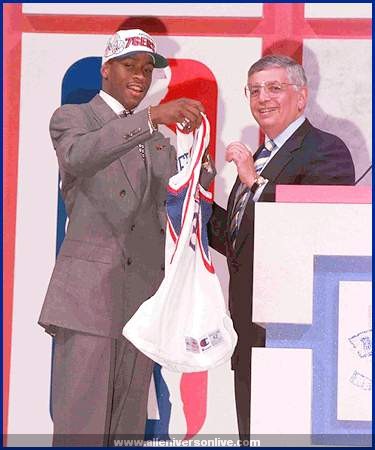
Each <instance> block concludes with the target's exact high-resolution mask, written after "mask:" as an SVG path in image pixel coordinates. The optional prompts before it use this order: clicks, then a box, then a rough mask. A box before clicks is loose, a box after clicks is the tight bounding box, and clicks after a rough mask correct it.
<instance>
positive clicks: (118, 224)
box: [39, 95, 176, 337]
mask: <svg viewBox="0 0 375 450" xmlns="http://www.w3.org/2000/svg"><path fill="white" fill-rule="evenodd" d="M50 133H51V137H52V141H53V145H54V148H55V150H56V153H57V158H58V163H59V169H60V175H61V179H62V187H61V191H62V196H63V199H64V202H65V207H66V212H67V215H68V217H69V225H68V229H67V233H66V237H65V239H64V242H63V244H62V246H61V249H60V252H59V255H58V257H57V260H56V265H55V268H54V271H53V274H52V278H51V281H50V284H49V287H48V291H47V294H46V298H45V301H44V304H43V308H42V311H41V315H40V318H39V323H40V324H41V325H42V326H43V327H45V328H46V330H47V331H48V332H51V333H53V331H54V328H55V327H56V326H60V327H65V328H69V329H73V330H78V331H82V332H87V333H92V334H95V335H100V336H109V337H118V336H120V335H121V332H122V328H123V326H124V324H125V323H126V321H127V320H128V319H129V318H130V317H131V316H132V315H133V314H134V312H135V311H136V310H137V308H138V307H139V306H140V304H141V303H142V302H143V301H144V300H146V299H147V298H148V297H150V296H151V295H153V294H154V292H155V291H156V290H157V288H158V287H159V285H160V283H161V281H162V279H163V276H164V238H165V236H164V235H165V226H166V214H165V200H166V186H167V183H168V179H169V178H170V177H171V176H172V175H173V174H174V173H175V172H176V152H175V149H174V148H173V146H171V145H170V142H169V139H167V138H165V137H164V136H163V135H162V134H161V133H159V132H155V133H152V134H151V133H150V130H149V126H148V121H147V111H146V110H144V111H141V112H139V113H136V114H133V115H132V116H128V117H126V118H118V117H117V116H116V114H115V113H114V112H113V111H112V110H111V108H109V106H108V105H107V104H106V103H105V102H104V101H103V100H102V98H101V97H100V96H98V95H97V96H95V97H94V98H93V99H92V100H91V101H90V102H89V103H85V104H82V105H64V106H62V107H61V108H59V109H58V110H57V111H56V112H55V113H54V115H53V116H52V119H51V124H50ZM139 144H142V145H144V146H145V156H146V158H145V161H144V160H143V159H142V157H141V154H140V152H139Z"/></svg>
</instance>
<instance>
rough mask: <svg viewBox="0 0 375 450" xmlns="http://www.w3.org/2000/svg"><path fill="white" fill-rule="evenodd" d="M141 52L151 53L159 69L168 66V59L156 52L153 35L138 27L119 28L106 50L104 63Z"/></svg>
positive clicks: (110, 39)
mask: <svg viewBox="0 0 375 450" xmlns="http://www.w3.org/2000/svg"><path fill="white" fill-rule="evenodd" d="M139 52H146V53H149V54H150V55H151V56H152V58H153V60H154V66H155V67H156V68H158V69H160V68H164V67H167V66H168V61H167V59H166V58H164V56H161V55H159V54H158V53H156V44H155V41H154V40H153V39H152V37H151V36H150V35H149V34H147V33H146V32H145V31H142V30H138V29H134V30H119V31H117V32H116V33H115V34H113V35H112V36H111V37H110V38H109V41H108V43H107V46H106V48H105V50H104V55H103V58H102V65H103V64H104V63H106V62H107V61H109V60H111V59H114V58H123V57H125V56H131V55H132V54H135V53H139Z"/></svg>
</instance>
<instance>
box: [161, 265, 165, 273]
mask: <svg viewBox="0 0 375 450" xmlns="http://www.w3.org/2000/svg"><path fill="white" fill-rule="evenodd" d="M160 269H161V271H162V272H164V270H165V267H164V264H162V265H161V266H160Z"/></svg>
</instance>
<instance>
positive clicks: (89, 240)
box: [39, 30, 204, 446]
mask: <svg viewBox="0 0 375 450" xmlns="http://www.w3.org/2000/svg"><path fill="white" fill-rule="evenodd" d="M167 65H168V62H167V60H166V59H165V58H164V57H162V56H161V55H159V54H158V53H156V49H155V43H154V41H153V39H152V38H151V37H150V36H149V35H148V34H147V33H145V32H143V31H142V30H121V31H119V32H117V33H115V34H114V35H113V36H112V37H111V38H110V40H109V42H108V45H107V47H106V50H105V53H104V57H103V64H102V68H101V74H102V90H101V91H100V93H99V94H98V95H96V96H95V97H94V98H93V99H92V100H91V101H90V102H88V103H85V104H81V105H64V106H62V107H60V108H59V109H58V110H57V111H56V112H55V113H54V114H53V116H52V119H51V123H50V133H51V137H52V142H53V145H54V148H55V150H56V154H57V158H58V163H59V169H60V175H61V181H62V186H61V192H62V196H63V199H64V202H65V207H66V211H67V215H68V217H69V225H68V229H67V232H66V237H65V239H64V242H63V244H62V246H61V249H60V252H59V255H58V257H57V260H56V265H55V268H54V271H53V274H52V278H51V281H50V284H49V287H48V291H47V294H46V298H45V301H44V305H43V308H42V312H41V315H40V319H39V323H40V325H42V326H43V327H44V328H45V329H46V331H47V332H48V333H50V334H51V335H52V336H54V354H53V370H52V415H53V423H54V441H53V444H54V445H55V446H72V445H94V446H108V445H113V439H114V438H116V437H117V438H125V439H126V438H134V439H137V438H138V439H142V438H143V436H144V430H145V422H146V415H147V399H148V390H149V384H150V379H151V374H152V368H153V362H152V361H151V360H149V359H148V358H147V357H146V356H144V355H143V354H141V353H140V352H139V351H138V350H137V349H136V348H135V347H133V346H132V345H131V344H130V342H129V341H127V340H126V339H125V338H124V337H123V336H122V329H123V327H124V325H125V323H126V322H127V321H128V320H129V319H130V317H131V316H132V315H133V314H134V313H135V311H136V310H137V308H138V307H139V306H140V305H141V304H142V302H144V301H145V300H146V299H147V298H149V297H150V296H152V295H153V294H154V293H155V291H156V290H157V288H158V287H159V285H160V283H161V281H162V279H163V276H164V232H165V226H166V213H165V200H166V186H167V183H168V180H169V178H170V177H171V176H172V175H173V174H174V173H175V172H176V153H175V149H174V148H173V147H172V146H171V144H170V142H169V139H167V138H165V137H164V136H163V135H162V134H161V133H160V132H159V131H158V125H159V124H171V123H176V122H180V123H183V124H184V125H185V126H186V128H187V129H188V130H193V129H195V128H196V127H198V126H199V125H200V122H201V114H200V113H201V112H202V111H203V110H204V108H203V106H202V104H201V103H200V102H198V101H195V100H191V99H178V100H175V101H171V102H169V103H165V104H163V105H157V106H152V107H149V108H147V109H144V110H142V111H139V112H136V113H134V114H133V110H134V109H135V108H136V107H137V106H138V105H139V103H140V102H141V100H142V99H143V98H144V97H145V96H146V94H147V92H148V90H149V87H150V84H151V80H152V72H153V70H154V68H163V67H166V66H167Z"/></svg>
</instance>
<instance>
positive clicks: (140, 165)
mask: <svg viewBox="0 0 375 450" xmlns="http://www.w3.org/2000/svg"><path fill="white" fill-rule="evenodd" d="M89 104H90V106H91V110H92V112H93V114H94V116H95V118H96V120H97V121H98V122H99V124H100V125H101V126H103V125H105V124H106V123H108V122H110V121H111V120H114V119H116V118H117V117H118V116H117V114H115V112H114V111H113V110H112V109H111V108H110V107H109V106H108V105H107V103H106V102H105V101H104V100H103V99H102V98H101V97H100V95H96V96H95V97H94V98H93V99H92V100H91V101H90V103H89ZM114 164H118V165H119V167H120V169H121V171H122V172H123V173H124V176H125V178H126V179H127V181H128V183H129V184H130V186H131V188H132V190H133V192H134V194H135V196H136V197H137V198H138V199H141V198H142V196H143V194H144V191H145V182H146V179H147V178H148V176H147V175H146V174H145V163H144V161H143V159H142V156H141V154H140V152H139V149H138V146H136V147H134V149H133V150H130V151H129V152H127V153H126V154H125V155H123V156H121V157H120V158H119V159H118V160H117V161H114Z"/></svg>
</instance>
